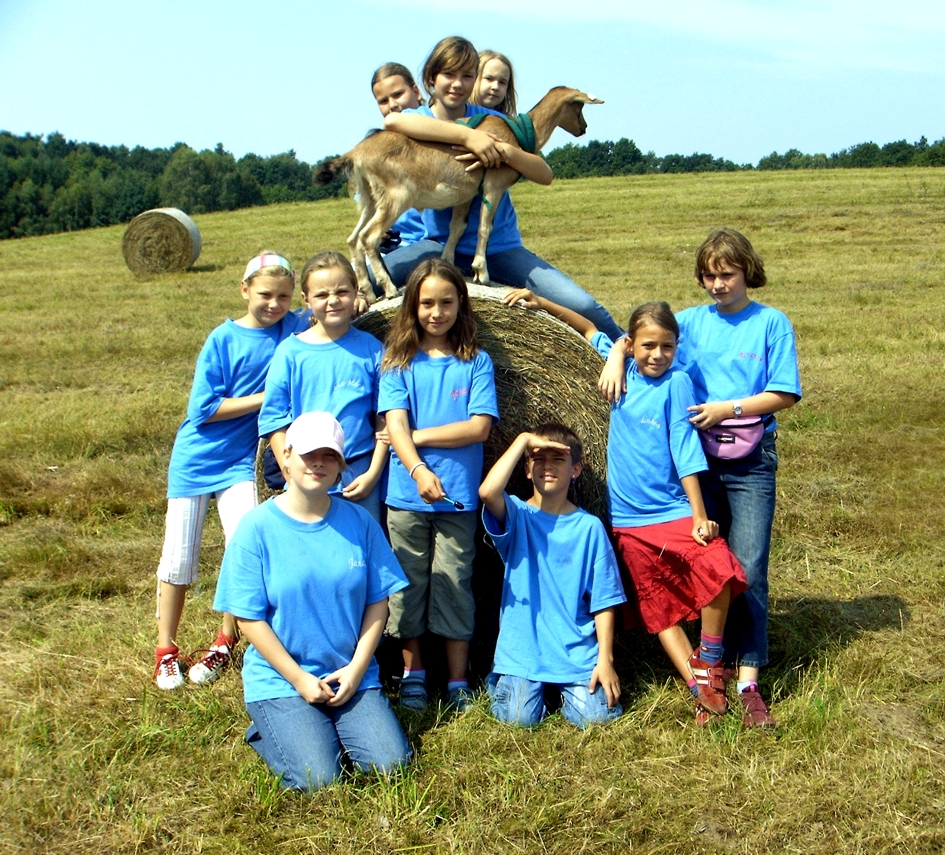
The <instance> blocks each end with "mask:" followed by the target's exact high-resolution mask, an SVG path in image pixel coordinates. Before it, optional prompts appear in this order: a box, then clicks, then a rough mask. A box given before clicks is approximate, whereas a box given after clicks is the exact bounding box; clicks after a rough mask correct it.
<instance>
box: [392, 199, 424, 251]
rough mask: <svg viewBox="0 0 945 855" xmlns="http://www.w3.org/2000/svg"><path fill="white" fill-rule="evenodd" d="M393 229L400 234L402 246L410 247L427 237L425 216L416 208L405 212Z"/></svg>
mask: <svg viewBox="0 0 945 855" xmlns="http://www.w3.org/2000/svg"><path fill="white" fill-rule="evenodd" d="M391 228H392V229H393V230H394V231H398V232H400V246H410V244H412V243H416V242H417V241H418V240H423V239H424V238H425V237H426V229H425V228H424V225H423V215H422V214H421V213H420V212H419V211H418V210H417V209H416V208H409V209H408V210H406V211H404V212H403V213H402V214H401V215H400V219H399V220H397V222H396V223H394V225H392V226H391Z"/></svg>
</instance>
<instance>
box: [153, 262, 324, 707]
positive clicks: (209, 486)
mask: <svg viewBox="0 0 945 855" xmlns="http://www.w3.org/2000/svg"><path fill="white" fill-rule="evenodd" d="M294 288H295V271H294V270H293V269H292V265H291V264H289V262H288V261H287V260H286V259H285V258H284V257H283V256H281V255H279V254H278V253H275V252H272V251H271V250H263V251H262V252H261V253H259V254H258V255H256V256H255V257H254V258H252V259H250V261H249V264H247V265H246V271H245V272H244V274H243V279H242V281H241V283H240V291H241V293H242V296H243V299H244V300H245V301H246V304H247V311H246V314H245V315H244V316H243V317H241V318H239V319H237V320H235V321H234V320H228V321H226V323H224V324H222V325H221V326H219V327H217V328H216V329H215V330H214V331H213V332H212V333H210V336H209V338H208V339H207V341H206V343H205V344H204V346H203V349H202V350H201V351H200V356H199V357H198V358H197V368H196V370H195V372H194V385H193V388H192V389H191V393H190V402H189V404H188V405H187V418H186V419H185V420H184V422H183V424H182V425H181V426H180V428H179V430H178V431H177V438H176V439H175V441H174V449H173V451H172V452H171V462H170V467H169V471H168V478H167V480H168V485H167V524H166V530H165V535H164V549H163V552H162V554H161V562H160V565H159V566H158V570H157V577H158V608H157V618H158V643H157V647H156V649H155V668H154V680H155V682H156V683H157V686H158V688H160V689H177V688H179V687H180V686H182V685H183V684H184V673H183V664H184V663H186V662H187V661H188V660H187V659H186V658H183V657H181V655H180V649H179V647H178V645H177V630H178V627H179V624H180V618H181V614H182V612H183V610H184V599H185V597H186V594H187V587H188V586H189V585H191V584H193V583H194V582H195V581H196V579H197V567H198V564H199V560H200V542H201V539H202V537H203V527H204V521H205V520H206V516H207V509H208V507H209V505H210V499H211V498H216V500H217V511H218V512H219V514H220V522H221V523H222V525H223V533H224V535H225V537H226V538H227V540H229V538H230V537H231V536H232V535H233V532H234V530H235V529H236V524H237V523H238V522H239V520H240V518H241V517H242V516H243V514H245V513H246V512H247V511H248V510H250V509H251V508H253V507H254V506H255V505H256V476H255V471H254V461H255V457H256V446H257V441H258V436H259V431H258V428H257V416H258V412H259V407H260V406H261V404H262V399H263V386H264V384H265V380H266V372H267V371H268V370H269V362H270V360H271V359H272V355H273V353H274V352H275V350H276V346H277V345H278V344H279V342H281V341H282V340H283V339H284V338H286V336H288V335H289V334H290V333H292V332H294V331H296V330H299V329H304V327H305V326H306V324H307V321H304V320H303V319H302V318H301V317H300V316H299V315H296V314H293V313H291V312H290V311H289V309H290V308H291V305H292V292H293V290H294ZM238 639H239V635H238V633H237V630H236V624H235V622H234V620H233V617H232V615H224V616H223V626H222V627H221V629H220V632H219V633H218V635H217V638H216V641H214V643H213V644H212V645H211V646H210V648H209V649H207V650H203V651H198V652H200V653H202V654H203V655H202V657H201V658H200V661H198V662H197V663H195V664H194V665H193V667H191V668H190V679H191V680H192V681H193V682H194V683H198V684H201V683H212V682H213V681H214V680H216V679H217V678H218V677H219V676H220V674H221V672H222V671H223V669H224V668H225V667H226V666H227V664H228V663H229V661H230V654H231V653H232V651H233V648H234V647H235V646H236V643H237V641H238Z"/></svg>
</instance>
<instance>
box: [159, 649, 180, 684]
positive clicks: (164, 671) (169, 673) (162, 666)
mask: <svg viewBox="0 0 945 855" xmlns="http://www.w3.org/2000/svg"><path fill="white" fill-rule="evenodd" d="M178 655H179V654H177V653H165V654H164V656H162V657H161V661H160V662H158V663H157V665H155V667H154V682H155V683H157V687H158V688H159V689H164V690H165V691H173V690H174V689H179V688H180V687H181V686H183V685H184V673H183V671H181V667H180V659H178Z"/></svg>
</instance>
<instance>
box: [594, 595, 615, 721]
mask: <svg viewBox="0 0 945 855" xmlns="http://www.w3.org/2000/svg"><path fill="white" fill-rule="evenodd" d="M616 625H617V614H616V609H614V608H613V607H611V608H609V609H602V610H601V611H599V612H595V613H594V628H595V629H596V630H597V647H598V650H597V666H596V667H595V668H594V670H593V671H592V672H591V681H590V683H588V686H587V688H588V691H590V692H591V693H593V692H594V691H595V689H596V688H597V687H598V685H599V686H600V687H601V688H602V689H603V690H604V693H605V694H606V695H607V706H608V708H610V709H613V708H614V707H615V706H616V705H617V702H618V701H619V700H620V678H619V677H618V676H617V672H616V671H615V670H614V632H615V628H616Z"/></svg>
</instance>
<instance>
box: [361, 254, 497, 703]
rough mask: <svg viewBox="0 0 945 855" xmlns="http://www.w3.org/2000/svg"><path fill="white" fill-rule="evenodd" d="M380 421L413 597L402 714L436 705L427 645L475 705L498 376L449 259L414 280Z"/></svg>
mask: <svg viewBox="0 0 945 855" xmlns="http://www.w3.org/2000/svg"><path fill="white" fill-rule="evenodd" d="M386 344H387V352H386V353H385V355H384V362H383V364H382V369H383V373H382V374H381V391H380V399H379V404H378V409H379V411H380V412H381V413H382V414H385V415H386V417H387V431H388V434H389V436H390V444H391V445H392V446H393V449H394V454H393V456H392V458H391V461H390V470H389V475H388V486H387V499H386V502H387V506H388V513H387V530H388V532H389V534H390V540H391V545H392V546H393V547H394V552H395V554H396V555H397V559H398V560H399V561H400V564H401V566H402V567H403V568H404V572H405V573H406V574H407V578H408V579H409V580H410V587H408V588H407V589H406V590H405V591H403V593H401V594H397V595H395V596H394V597H392V598H391V606H390V610H391V616H390V621H389V623H388V632H389V633H390V634H391V635H392V636H394V637H395V638H398V639H400V641H401V647H402V651H403V659H404V675H403V679H402V681H401V684H400V703H401V704H402V705H403V706H405V707H408V708H410V709H416V710H422V709H424V708H425V707H426V705H427V703H428V693H427V686H426V669H425V667H424V663H423V658H422V653H421V646H420V638H421V636H423V635H424V633H426V632H427V631H428V630H429V631H430V632H432V633H435V634H436V635H439V636H441V637H442V638H443V639H444V643H445V648H446V661H447V670H448V686H447V688H448V691H449V699H450V703H451V704H452V705H453V706H454V707H455V708H456V709H458V710H460V711H462V710H464V709H465V708H466V707H467V706H468V705H469V702H470V699H471V695H470V693H469V683H468V675H467V668H468V664H469V641H470V639H471V638H472V634H473V614H474V611H475V605H474V601H473V594H472V562H473V557H474V556H475V552H476V545H475V534H476V521H477V514H476V508H477V506H478V498H479V497H478V487H479V480H480V478H481V477H482V460H483V450H482V444H483V442H484V441H485V440H486V438H487V437H488V436H489V432H490V431H491V429H492V423H493V422H494V421H498V418H499V407H498V402H497V400H496V391H495V374H494V370H493V367H492V360H491V359H490V358H489V354H488V353H486V352H485V351H484V350H481V349H480V348H479V339H478V335H477V332H476V319H475V316H474V315H473V312H472V307H471V306H470V304H469V293H468V290H467V288H466V280H465V279H464V278H463V275H462V273H460V271H459V270H458V269H457V268H456V267H454V266H453V265H452V264H449V263H448V262H446V261H443V260H441V259H439V258H434V259H427V260H426V261H423V262H421V263H420V265H419V266H418V267H417V269H416V270H414V272H413V273H412V274H411V275H410V280H409V281H408V282H407V288H406V290H405V292H404V298H403V303H402V305H401V307H400V311H399V312H398V313H397V316H396V317H395V318H394V322H393V324H392V325H391V330H390V333H389V334H388V336H387V342H386Z"/></svg>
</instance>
